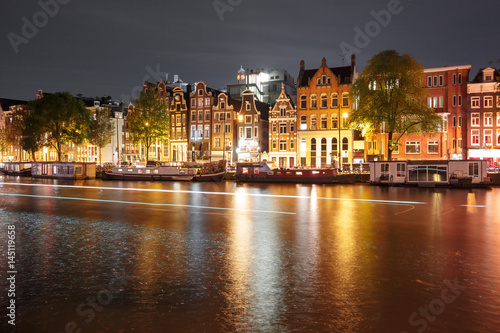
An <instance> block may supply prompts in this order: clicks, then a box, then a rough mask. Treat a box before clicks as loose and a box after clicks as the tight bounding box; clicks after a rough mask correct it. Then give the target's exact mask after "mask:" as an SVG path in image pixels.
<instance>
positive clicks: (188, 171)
mask: <svg viewBox="0 0 500 333" xmlns="http://www.w3.org/2000/svg"><path fill="white" fill-rule="evenodd" d="M225 173H226V172H225V170H223V169H222V170H220V169H216V168H213V167H211V166H205V165H203V166H201V167H181V166H154V167H134V166H123V167H115V168H112V170H111V171H110V172H108V171H106V172H104V173H103V179H109V180H154V181H163V180H165V181H220V180H222V178H223V177H224V175H225Z"/></svg>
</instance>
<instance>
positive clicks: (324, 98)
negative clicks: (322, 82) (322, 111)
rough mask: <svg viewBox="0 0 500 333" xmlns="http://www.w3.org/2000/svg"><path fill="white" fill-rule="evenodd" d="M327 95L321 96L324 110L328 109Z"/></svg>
mask: <svg viewBox="0 0 500 333" xmlns="http://www.w3.org/2000/svg"><path fill="white" fill-rule="evenodd" d="M327 98H328V97H327V95H326V94H322V95H321V107H322V108H326V107H327V105H328V104H327Z"/></svg>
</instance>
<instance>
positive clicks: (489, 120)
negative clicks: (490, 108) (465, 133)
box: [483, 112, 493, 127]
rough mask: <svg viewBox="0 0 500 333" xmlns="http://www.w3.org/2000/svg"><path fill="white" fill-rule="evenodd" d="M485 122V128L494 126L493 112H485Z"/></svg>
mask: <svg viewBox="0 0 500 333" xmlns="http://www.w3.org/2000/svg"><path fill="white" fill-rule="evenodd" d="M483 122H484V126H488V127H491V126H493V112H485V113H484V114H483Z"/></svg>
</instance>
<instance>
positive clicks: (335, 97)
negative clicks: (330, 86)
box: [332, 94, 339, 108]
mask: <svg viewBox="0 0 500 333" xmlns="http://www.w3.org/2000/svg"><path fill="white" fill-rule="evenodd" d="M338 106H339V95H338V94H332V108H336V107H338Z"/></svg>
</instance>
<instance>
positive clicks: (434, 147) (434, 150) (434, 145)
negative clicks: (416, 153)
mask: <svg viewBox="0 0 500 333" xmlns="http://www.w3.org/2000/svg"><path fill="white" fill-rule="evenodd" d="M427 153H429V154H438V153H439V141H428V142H427Z"/></svg>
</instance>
